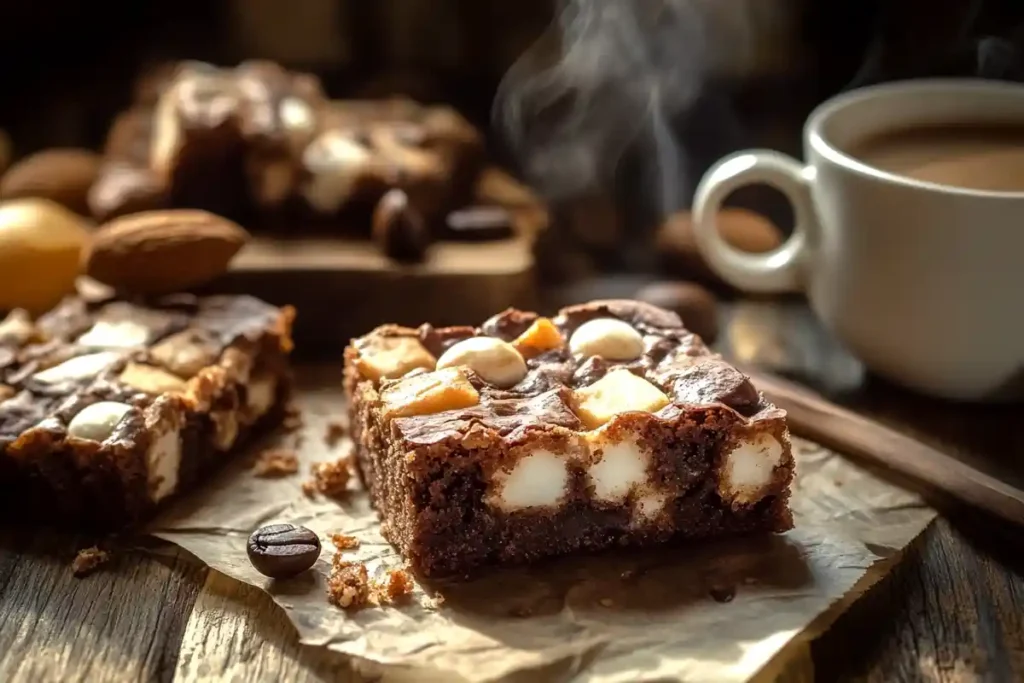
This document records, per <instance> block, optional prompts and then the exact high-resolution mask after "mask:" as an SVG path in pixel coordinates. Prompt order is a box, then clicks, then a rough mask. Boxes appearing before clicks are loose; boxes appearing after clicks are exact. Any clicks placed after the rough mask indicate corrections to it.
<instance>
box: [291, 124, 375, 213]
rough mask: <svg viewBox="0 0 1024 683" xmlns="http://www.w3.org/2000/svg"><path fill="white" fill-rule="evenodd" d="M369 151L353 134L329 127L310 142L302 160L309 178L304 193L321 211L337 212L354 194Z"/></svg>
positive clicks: (310, 202)
mask: <svg viewBox="0 0 1024 683" xmlns="http://www.w3.org/2000/svg"><path fill="white" fill-rule="evenodd" d="M369 161H370V152H369V151H368V150H367V149H366V148H365V147H363V146H362V145H360V144H359V143H358V142H356V141H355V140H353V139H352V138H351V137H349V136H347V135H344V134H342V133H340V132H338V131H334V130H329V131H326V132H324V133H322V134H321V135H320V136H319V137H317V138H316V139H315V140H313V142H311V143H309V145H308V146H307V147H306V149H305V151H304V152H303V153H302V164H303V166H305V168H306V169H307V170H308V171H309V173H310V180H309V182H308V183H307V185H306V186H305V188H303V191H302V194H303V196H304V197H305V198H306V201H307V202H309V204H310V206H312V207H313V208H314V209H316V210H317V211H319V212H321V213H334V212H335V211H337V210H338V208H339V207H340V206H341V204H342V202H344V201H345V200H346V199H348V198H349V196H351V194H352V191H353V189H354V187H355V184H356V181H357V180H358V179H359V177H360V176H361V175H362V174H363V172H364V168H365V167H366V165H367V163H368V162H369Z"/></svg>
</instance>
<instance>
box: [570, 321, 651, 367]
mask: <svg viewBox="0 0 1024 683" xmlns="http://www.w3.org/2000/svg"><path fill="white" fill-rule="evenodd" d="M569 350H570V351H572V352H573V353H574V354H576V355H583V356H601V357H602V358H606V359H608V360H618V361H627V360H635V359H637V358H639V357H640V355H641V354H643V352H644V338H643V336H641V334H640V333H639V332H637V331H636V329H635V328H634V327H633V326H632V325H630V324H629V323H626V322H623V321H621V320H618V319H616V318H596V319H594V320H590V321H587V322H585V323H583V324H582V325H580V326H579V327H578V328H577V329H576V331H575V332H573V333H572V336H571V337H570V338H569Z"/></svg>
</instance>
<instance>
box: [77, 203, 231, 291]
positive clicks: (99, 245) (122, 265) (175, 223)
mask: <svg viewBox="0 0 1024 683" xmlns="http://www.w3.org/2000/svg"><path fill="white" fill-rule="evenodd" d="M248 238H249V234H248V233H247V232H246V231H245V230H244V229H243V228H242V227H241V226H239V225H237V224H236V223H233V222H232V221H229V220H228V219H226V218H222V217H221V216H216V215H214V214H212V213H208V212H206V211H199V210H194V209H168V210H163V211H145V212H142V213H135V214H131V215H128V216H122V217H120V218H115V219H114V220H112V221H110V222H109V223H105V224H104V225H102V226H101V227H100V228H99V230H97V231H96V233H95V235H94V236H93V241H92V247H91V249H90V250H89V253H88V254H87V255H86V259H85V272H86V274H87V275H89V276H90V277H92V278H94V279H96V280H98V281H100V282H102V283H104V284H106V285H110V286H111V287H113V288H114V289H117V290H119V291H121V292H129V293H133V294H166V293H169V292H175V291H180V290H185V289H189V288H192V287H196V286H199V285H202V284H205V283H207V282H209V281H210V280H213V279H214V278H216V277H218V276H219V275H222V274H223V273H224V272H226V271H227V269H228V265H229V264H230V262H231V259H232V258H234V256H235V254H237V253H238V251H239V249H241V248H242V247H243V246H244V245H245V243H246V241H247V240H248Z"/></svg>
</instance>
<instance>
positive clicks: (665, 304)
mask: <svg viewBox="0 0 1024 683" xmlns="http://www.w3.org/2000/svg"><path fill="white" fill-rule="evenodd" d="M636 298H637V299H638V300H640V301H643V302H644V303H648V304H651V305H652V306H657V307H658V308H664V309H665V310H668V311H672V312H673V313H675V314H677V315H678V316H679V317H680V318H682V320H683V325H685V326H686V329H688V330H690V331H691V332H694V333H696V334H697V335H699V336H700V337H701V339H703V340H704V341H706V342H707V343H709V344H710V343H713V342H714V341H715V338H716V337H717V336H718V303H717V301H716V300H715V295H714V294H712V293H711V292H709V291H708V290H707V289H705V288H704V287H701V286H700V285H698V284H696V283H694V282H655V283H653V284H650V285H648V286H646V287H644V288H643V289H641V290H640V291H639V292H637V294H636Z"/></svg>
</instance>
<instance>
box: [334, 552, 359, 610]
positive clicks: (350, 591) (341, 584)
mask: <svg viewBox="0 0 1024 683" xmlns="http://www.w3.org/2000/svg"><path fill="white" fill-rule="evenodd" d="M369 599H370V579H369V576H368V574H367V572H366V565H365V564H363V563H362V562H345V561H343V560H341V553H340V552H339V553H337V554H335V556H334V561H333V562H332V567H331V575H330V577H328V579H327V600H328V601H329V602H330V603H331V604H332V605H337V606H338V607H342V608H344V609H359V608H360V607H363V606H364V605H366V603H367V602H368V601H369Z"/></svg>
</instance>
